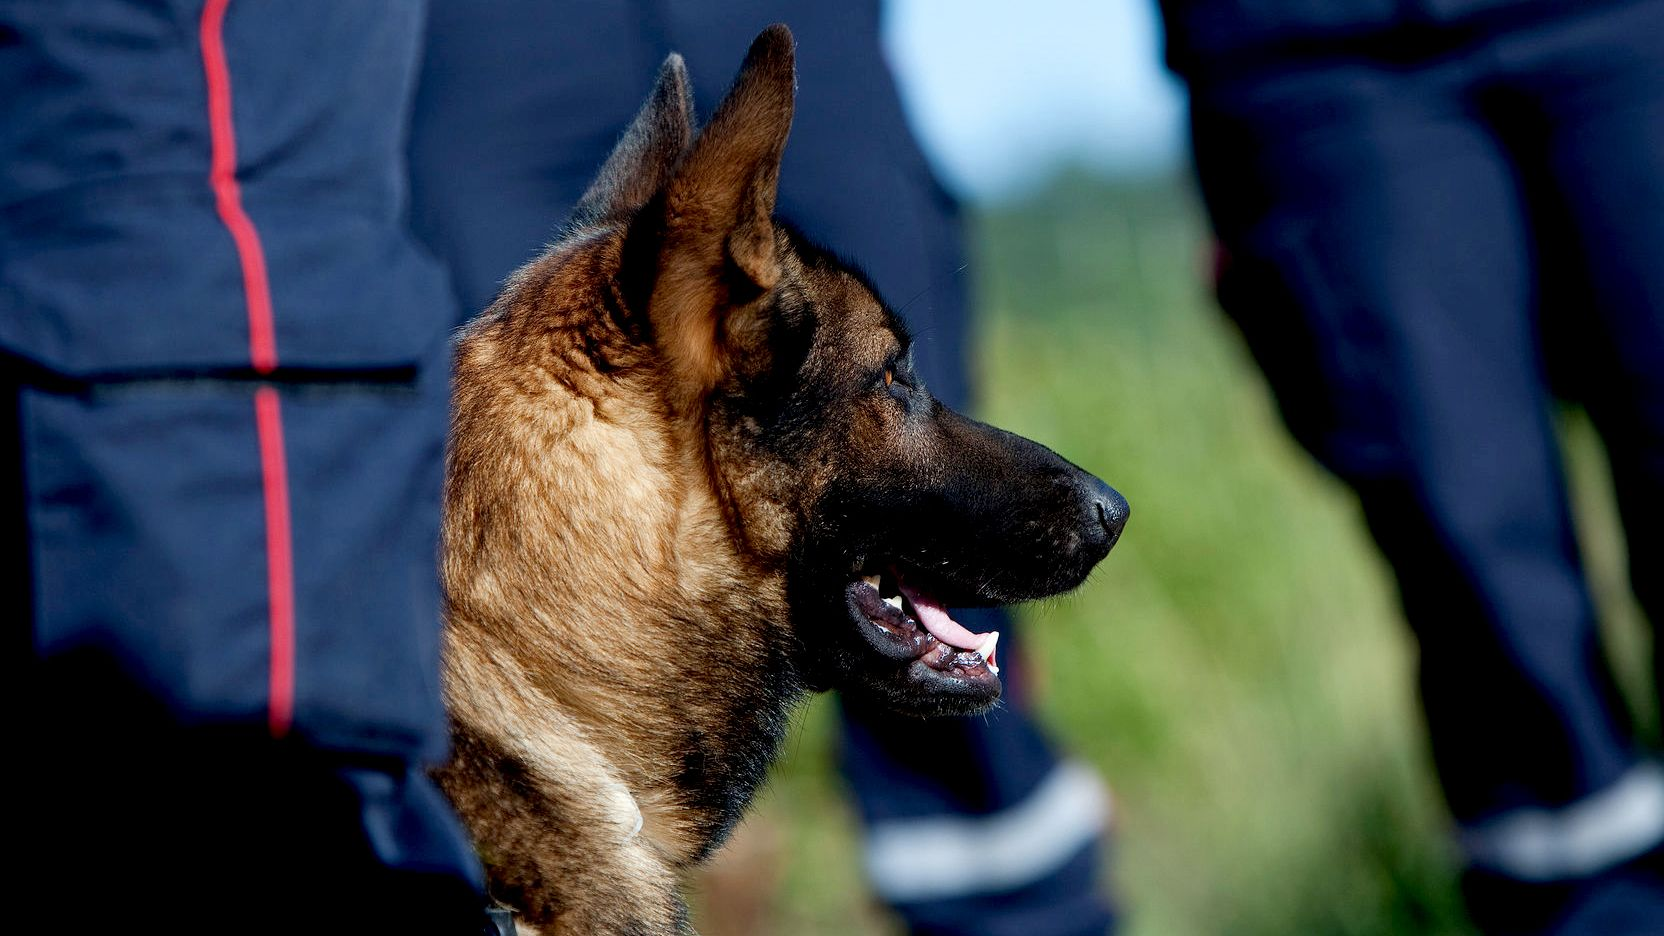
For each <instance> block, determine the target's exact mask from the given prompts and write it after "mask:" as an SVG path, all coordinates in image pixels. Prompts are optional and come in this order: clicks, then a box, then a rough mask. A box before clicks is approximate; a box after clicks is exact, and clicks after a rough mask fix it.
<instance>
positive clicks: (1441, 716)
mask: <svg viewBox="0 0 1664 936" xmlns="http://www.w3.org/2000/svg"><path fill="white" fill-rule="evenodd" d="M1438 61H1440V62H1442V63H1443V64H1439V65H1432V64H1428V65H1425V66H1422V67H1413V66H1412V67H1406V65H1405V64H1404V63H1402V62H1396V63H1392V64H1390V65H1386V64H1383V65H1382V66H1380V67H1374V66H1372V65H1371V64H1369V63H1368V62H1360V61H1352V62H1349V63H1341V64H1327V65H1323V64H1311V65H1306V66H1300V67H1294V66H1289V67H1286V68H1284V69H1282V70H1281V71H1280V72H1279V73H1276V74H1270V73H1267V74H1262V75H1259V76H1257V77H1251V78H1250V77H1244V78H1243V79H1242V80H1240V81H1238V82H1235V83H1221V84H1219V85H1217V86H1212V87H1208V88H1199V89H1196V91H1197V93H1196V94H1195V96H1194V98H1193V102H1194V103H1193V106H1194V118H1195V124H1194V127H1195V144H1196V153H1197V164H1198V170H1199V172H1200V174H1201V178H1202V181H1203V187H1204V191H1205V193H1206V196H1207V199H1208V203H1209V208H1210V211H1211V212H1212V215H1213V218H1214V222H1215V225H1216V227H1217V229H1218V232H1219V234H1220V236H1221V239H1222V241H1223V243H1224V245H1225V247H1226V248H1227V251H1228V254H1227V255H1228V257H1229V261H1228V263H1227V265H1226V269H1225V272H1224V274H1223V276H1222V279H1221V283H1220V293H1221V301H1222V302H1223V303H1224V304H1225V305H1226V306H1227V308H1228V310H1229V311H1230V312H1231V314H1232V315H1233V316H1234V317H1235V318H1236V320H1237V321H1238V322H1239V323H1240V325H1241V326H1242V328H1243V331H1244V333H1245V335H1246V336H1247V338H1248V340H1249V343H1250V346H1251V347H1252V348H1253V350H1254V351H1255V353H1256V356H1257V357H1258V358H1259V359H1260V361H1261V363H1262V365H1263V366H1264V367H1265V370H1266V372H1267V376H1268V378H1269V379H1270V381H1271V383H1272V386H1273V388H1274V389H1275V390H1276V392H1277V394H1278V398H1279V402H1280V404H1281V405H1282V407H1283V410H1284V413H1285V416H1286V417H1287V420H1288V422H1289V424H1290V427H1291V428H1292V429H1293V430H1294V431H1295V433H1296V435H1297V436H1298V437H1299V438H1300V439H1301V441H1302V442H1303V443H1304V444H1305V445H1306V446H1307V447H1308V448H1310V449H1311V450H1312V451H1313V452H1314V454H1316V455H1317V456H1318V457H1319V458H1320V459H1321V460H1322V461H1323V462H1324V463H1325V464H1326V465H1328V466H1329V467H1330V468H1332V469H1333V470H1335V471H1336V472H1337V473H1339V474H1340V475H1341V476H1343V477H1344V478H1346V479H1347V480H1348V481H1350V482H1351V483H1352V484H1353V485H1354V487H1355V488H1356V489H1357V491H1358V493H1359V495H1360V498H1361V500H1362V505H1363V508H1364V511H1365V515H1366V518H1367V520H1368V522H1369V525H1370V528H1371V530H1372V532H1373V533H1374V534H1375V537H1376V539H1377V541H1378V542H1379V543H1380V545H1381V547H1382V550H1383V552H1384V553H1385V554H1386V557H1387V558H1388V560H1389V561H1390V562H1391V563H1392V565H1393V568H1394V570H1395V571H1396V573H1397V576H1398V581H1399V584H1400V589H1401V592H1402V597H1403V602H1404V608H1405V613H1406V615H1407V617H1408V619H1409V621H1410V623H1411V626H1412V627H1413V628H1414V630H1415V632H1416V635H1417V638H1418V640H1419V642H1420V646H1421V674H1420V682H1421V689H1422V697H1423V703H1424V706H1425V710H1426V716H1427V723H1428V728H1429V732H1430V735H1431V738H1432V749H1433V755H1434V760H1435V763H1436V766H1437V768H1438V770H1439V775H1440V779H1441V781H1442V782H1443V785H1444V789H1445V792H1446V795H1447V798H1448V800H1449V803H1450V806H1451V809H1452V812H1453V813H1454V814H1455V818H1456V821H1457V823H1458V825H1459V827H1460V831H1461V841H1462V844H1463V845H1464V847H1465V849H1466V851H1467V855H1468V858H1469V860H1470V861H1471V862H1472V863H1473V864H1474V866H1475V867H1476V868H1479V869H1484V870H1486V871H1488V872H1503V873H1507V874H1512V875H1515V876H1516V877H1520V878H1533V879H1538V880H1543V881H1560V880H1565V879H1575V878H1580V877H1582V876H1585V875H1588V874H1590V873H1593V872H1596V871H1599V870H1600V869H1601V868H1603V867H1606V866H1608V865H1610V864H1614V863H1617V862H1620V861H1622V860H1624V859H1626V858H1629V857H1632V856H1633V855H1635V854H1636V853H1637V852H1639V851H1644V850H1645V849H1646V848H1647V847H1648V845H1650V844H1651V843H1652V842H1653V841H1655V840H1656V838H1657V835H1658V833H1659V832H1661V831H1664V825H1661V823H1664V814H1661V815H1659V816H1651V815H1643V816H1641V817H1640V820H1641V821H1639V822H1631V821H1627V819H1629V818H1633V816H1629V815H1625V816H1624V817H1623V818H1624V819H1625V820H1626V821H1620V822H1617V823H1613V822H1605V821H1599V820H1601V819H1604V818H1606V817H1609V816H1610V814H1611V809H1610V808H1609V807H1613V804H1614V803H1616V804H1617V807H1622V806H1624V805H1625V804H1629V803H1631V802H1632V801H1633V798H1634V796H1635V795H1636V791H1637V790H1638V791H1639V795H1640V796H1641V797H1642V801H1643V802H1649V801H1650V800H1649V799H1648V797H1651V796H1653V795H1654V794H1664V778H1660V777H1659V775H1658V774H1657V773H1656V772H1655V771H1653V770H1652V769H1651V768H1650V767H1649V766H1647V765H1644V764H1640V763H1638V761H1637V753H1636V751H1635V745H1634V741H1633V739H1632V738H1631V735H1630V729H1629V726H1628V724H1627V722H1626V719H1625V718H1624V716H1623V713H1622V711H1621V706H1619V705H1618V704H1617V701H1616V694H1615V692H1614V689H1613V686H1612V681H1611V678H1610V675H1609V673H1608V671H1607V668H1606V665H1605V661H1604V658H1603V654H1602V650H1601V646H1600V640H1599V634H1598V629H1597V627H1596V621H1595V617H1594V612H1593V609H1592V607H1591V605H1590V601H1589V598H1588V595H1587V593H1586V589H1585V586H1584V582H1583V577H1582V571H1581V568H1580V565H1579V558H1578V553H1577V548H1576V543H1575V539H1574V535H1573V529H1572V524H1571V520H1570V516H1569V513H1568V508H1567V503H1566V495H1565V492H1564V489H1563V481H1562V478H1561V473H1560V466H1559V453H1558V446H1557V440H1556V438H1555V435H1554V430H1553V424H1552V419H1551V412H1550V406H1551V400H1550V398H1549V395H1548V392H1547V390H1546V388H1545V381H1544V377H1543V374H1542V369H1541V366H1540V362H1539V351H1538V347H1537V341H1536V338H1535V335H1536V321H1535V313H1534V306H1535V300H1536V296H1535V290H1536V282H1535V279H1534V272H1533V268H1532V258H1533V252H1534V245H1533V236H1532V232H1531V229H1530V223H1529V220H1528V217H1527V212H1526V208H1525V206H1524V199H1523V194H1522V193H1521V191H1520V190H1519V185H1518V182H1517V179H1516V173H1515V171H1514V169H1513V168H1512V167H1511V165H1510V164H1509V159H1508V156H1507V154H1506V153H1505V152H1504V151H1503V149H1502V147H1501V145H1500V144H1499V143H1498V141H1497V140H1496V139H1495V137H1494V135H1493V133H1492V132H1491V130H1490V129H1489V128H1488V127H1487V126H1485V125H1484V124H1482V123H1481V122H1479V121H1478V120H1477V119H1476V118H1475V116H1474V114H1475V112H1476V110H1477V108H1476V106H1475V105H1476V102H1475V100H1474V99H1473V98H1471V97H1470V96H1469V94H1470V89H1471V88H1472V87H1474V80H1473V78H1474V75H1473V73H1471V72H1470V71H1469V68H1470V67H1472V63H1470V62H1466V61H1464V60H1463V59H1462V58H1461V57H1459V56H1455V57H1452V56H1446V57H1443V58H1441V59H1439V60H1438ZM1591 815H1593V816H1595V817H1596V821H1589V822H1579V821H1578V820H1579V819H1582V818H1586V817H1588V816H1591ZM1561 896H1563V895H1561ZM1473 908H1474V910H1475V913H1476V915H1478V916H1480V917H1482V918H1486V917H1487V916H1488V914H1490V913H1491V912H1492V911H1494V910H1498V909H1501V910H1508V909H1528V912H1526V913H1523V914H1520V915H1519V916H1518V917H1517V918H1516V919H1513V920H1507V919H1504V918H1503V917H1501V916H1497V917H1494V918H1489V919H1482V920H1481V922H1484V923H1488V924H1490V925H1493V926H1495V927H1496V928H1497V929H1498V930H1499V931H1506V930H1508V929H1510V928H1511V927H1513V926H1515V925H1528V923H1529V924H1532V925H1542V924H1545V923H1547V922H1549V921H1550V920H1551V919H1552V917H1553V915H1554V914H1555V913H1557V912H1559V910H1560V909H1561V908H1560V907H1539V908H1524V907H1523V901H1522V902H1520V903H1519V904H1518V905H1517V906H1516V907H1514V908H1506V907H1498V906H1496V902H1495V901H1490V900H1489V899H1488V898H1485V897H1483V896H1481V897H1479V898H1478V899H1476V901H1475V903H1474V904H1473ZM1637 932H1639V930H1638V931H1637Z"/></svg>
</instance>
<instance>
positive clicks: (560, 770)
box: [439, 27, 1126, 936]
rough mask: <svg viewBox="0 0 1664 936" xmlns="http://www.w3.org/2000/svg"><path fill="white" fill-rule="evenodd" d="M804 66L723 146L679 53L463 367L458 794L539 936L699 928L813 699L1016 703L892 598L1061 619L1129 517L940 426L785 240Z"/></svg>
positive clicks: (726, 116)
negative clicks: (1053, 603) (698, 885)
mask: <svg viewBox="0 0 1664 936" xmlns="http://www.w3.org/2000/svg"><path fill="white" fill-rule="evenodd" d="M792 59H793V52H792V43H791V37H790V34H789V33H788V32H787V31H786V30H785V29H784V27H772V28H770V29H769V30H767V31H765V32H764V33H763V34H762V35H761V36H760V37H758V39H757V41H756V42H755V43H754V44H753V46H752V49H751V52H750V54H749V55H748V56H747V59H746V62H745V64H744V66H743V68H742V70H741V73H740V76H739V78H738V80H737V81H736V83H735V86H734V88H733V89H732V90H731V91H730V92H729V95H728V97H727V98H726V99H725V100H724V101H723V103H722V104H721V106H720V107H719V108H718V109H717V111H716V113H715V115H714V116H713V117H712V119H711V121H710V123H709V124H708V125H707V126H706V127H705V128H704V129H703V130H702V131H701V132H699V133H698V135H697V138H696V137H695V133H694V128H693V120H692V116H691V114H692V108H691V102H690V97H689V92H688V87H687V77H686V73H685V71H684V70H683V67H682V64H681V61H680V59H678V58H677V57H675V56H672V57H671V58H670V59H669V60H668V61H667V62H666V63H665V66H664V69H663V70H662V71H661V73H660V76H659V81H658V84H657V86H656V88H655V90H654V92H653V95H652V96H651V98H650V99H649V101H648V103H647V105H646V106H645V107H644V108H643V110H642V112H641V114H640V115H639V116H638V117H637V119H636V122H635V123H634V124H633V125H632V127H631V128H630V130H629V132H628V133H627V134H626V136H625V138H624V140H623V142H621V143H620V145H619V147H618V149H617V150H616V151H615V152H614V154H613V155H612V157H611V158H610V159H609V160H608V162H607V164H606V166H605V167H603V169H602V171H601V174H600V177H599V179H598V180H597V182H596V183H595V185H594V186H593V187H592V188H591V190H590V192H589V193H588V194H586V195H585V197H584V199H583V201H582V202H581V203H580V205H579V207H578V211H577V215H576V221H575V223H574V225H573V227H572V229H571V230H570V232H569V233H568V234H567V236H566V237H564V238H563V239H562V240H561V241H560V242H559V243H557V244H556V245H554V246H553V247H552V248H550V250H549V251H548V252H547V253H546V254H545V255H544V256H543V257H541V258H540V259H538V260H537V261H535V262H533V263H532V264H530V265H529V266H527V267H526V268H525V269H523V270H522V271H520V272H519V273H518V274H517V275H516V276H515V277H514V279H513V280H512V281H511V282H510V284H509V286H508V288H507V289H506V291H505V292H504V294H503V295H502V297H501V298H500V299H499V300H498V301H497V302H496V303H495V304H494V305H493V306H492V308H491V309H490V310H488V311H487V312H486V314H485V315H483V316H482V317H481V318H480V319H479V320H478V321H476V322H475V323H474V324H472V325H471V326H470V327H469V328H468V329H467V331H466V332H465V333H464V335H463V337H462V339H461V344H460V348H459V351H458V356H457V375H456V402H455V414H454V425H453V432H452V440H451V451H450V454H449V473H448V481H447V491H446V505H445V529H444V559H443V579H444V584H445V589H446V598H447V625H448V626H447V632H446V654H445V690H446V699H447V702H448V704H449V707H450V712H451V717H452V722H453V726H454V730H453V734H454V739H455V750H454V752H453V756H452V759H451V761H450V763H449V764H447V765H446V766H445V768H443V770H442V771H440V774H439V777H440V781H441V784H442V786H443V787H444V789H445V791H446V792H447V794H448V795H449V796H450V797H451V798H452V800H453V802H454V803H455V805H456V807H457V809H458V811H459V813H460V814H461V815H462V817H463V818H464V820H465V821H466V823H467V824H468V826H469V828H470V831H471V832H472V834H473V836H474V839H475V841H476V843H477V845H478V847H479V850H480V853H481V856H482V858H483V859H484V861H485V863H486V865H487V867H488V869H489V874H490V882H491V891H492V895H493V897H494V898H495V899H497V900H498V901H500V902H502V903H505V904H508V905H510V906H512V907H514V908H515V909H517V910H518V911H520V913H521V914H522V915H523V919H524V920H526V921H529V922H530V923H532V924H534V925H535V926H537V927H540V928H541V929H542V931H544V932H554V933H562V934H580V933H581V934H621V936H622V934H637V936H641V934H670V933H675V932H678V931H685V929H686V921H685V911H684V908H683V906H682V903H681V900H680V898H679V897H678V895H677V882H678V877H679V875H680V873H681V872H682V871H684V870H686V869H687V868H689V867H690V866H691V865H693V864H694V863H696V862H697V861H699V860H700V859H702V858H703V857H704V856H706V855H707V854H708V853H709V852H710V851H711V849H713V848H714V847H715V846H716V845H717V844H718V843H719V842H720V840H721V839H722V837H723V836H724V835H725V834H726V832H727V831H728V830H729V829H730V828H731V827H732V825H733V823H734V822H735V821H736V820H737V819H738V817H739V814H740V812H741V810H742V809H743V808H744V806H745V804H746V802H747V801H748V800H749V799H750V797H751V795H752V793H753V792H754V791H755V789H756V787H757V785H758V783H760V782H761V780H762V777H763V776H764V773H765V771H766V768H767V765H768V763H769V762H770V761H771V760H772V758H773V757H774V754H775V751H776V749H777V748H778V745H779V743H780V740H781V738H782V737H783V734H784V731H785V727H786V722H787V714H788V712H789V710H790V707H791V705H792V704H793V703H794V702H796V701H797V700H798V699H800V698H801V697H802V696H803V695H804V694H805V693H806V692H807V691H809V690H811V689H822V688H832V687H838V688H842V689H845V690H846V691H851V692H857V693H865V694H868V695H870V696H873V697H876V698H881V699H884V700H886V701H888V702H889V703H891V704H892V705H893V706H894V707H896V708H898V709H900V710H902V711H904V712H910V713H915V714H935V713H942V712H970V711H978V710H981V709H983V708H986V707H987V706H988V705H989V704H991V703H992V702H993V701H994V700H995V699H996V698H997V697H998V693H999V683H998V680H997V677H996V676H994V675H993V672H992V668H991V667H990V666H989V665H987V664H988V663H990V662H991V661H985V660H984V659H983V658H982V657H981V656H980V655H977V654H975V653H973V652H970V651H969V650H965V649H962V648H957V647H954V646H949V645H946V644H944V643H942V642H941V641H938V640H937V639H936V638H935V637H933V636H931V635H930V634H928V633H926V632H925V631H924V629H923V628H922V627H921V626H920V625H919V624H918V622H917V621H915V620H913V619H912V617H910V616H909V615H908V614H906V613H903V612H902V611H899V610H890V608H891V606H889V605H886V604H885V603H884V602H883V601H881V600H880V597H879V591H878V590H877V589H875V588H874V587H873V586H872V585H869V584H867V582H868V581H872V582H879V581H880V580H882V582H883V585H882V586H881V587H883V588H885V589H887V590H893V589H892V588H891V583H892V582H906V583H911V584H910V587H911V588H913V589H914V592H913V593H914V594H915V595H916V596H921V597H916V599H915V603H916V602H917V601H926V600H928V599H927V598H925V597H922V596H924V595H925V594H926V592H928V594H929V595H933V596H940V597H941V599H942V600H943V601H944V602H949V601H951V602H952V603H956V604H967V603H997V602H1007V601H1016V600H1022V599H1026V598H1032V597H1038V596H1040V595H1044V594H1050V593H1053V592H1056V591H1059V590H1062V589H1066V588H1070V587H1073V586H1074V585H1076V584H1078V583H1079V582H1080V581H1081V579H1083V578H1084V577H1085V575H1086V574H1087V572H1089V571H1090V569H1091V568H1092V566H1093V565H1094V564H1095V563H1096V562H1097V561H1098V560H1099V559H1101V558H1102V557H1103V555H1104V554H1105V553H1107V552H1108V550H1109V547H1110V546H1111V545H1112V544H1113V542H1114V539H1115V537H1116V536H1117V535H1118V534H1119V531H1120V524H1121V522H1122V521H1123V520H1124V518H1125V513H1126V508H1125V502H1124V501H1122V500H1120V498H1119V495H1116V494H1114V492H1113V491H1110V490H1109V488H1107V487H1106V486H1104V485H1103V484H1102V482H1099V481H1097V479H1095V478H1091V476H1090V475H1087V474H1085V473H1084V472H1082V471H1080V470H1079V469H1078V468H1075V467H1074V466H1072V465H1069V464H1068V463H1067V462H1065V461H1063V460H1062V459H1061V458H1058V457H1057V456H1056V455H1054V454H1052V453H1051V452H1049V451H1047V450H1045V449H1044V448H1042V447H1040V446H1038V445H1035V444H1034V443H1032V442H1027V441H1026V440H1022V439H1019V438H1017V437H1015V436H1011V435H1009V434H1006V433H1001V432H999V431H998V430H994V429H991V428H989V427H987V426H983V425H981V424H979V423H975V422H973V421H971V420H968V419H965V418H964V417H961V416H958V415H957V414H954V413H953V412H952V411H950V410H947V409H945V408H944V407H942V406H941V405H940V404H938V403H936V402H935V401H934V400H932V399H931V398H930V397H929V395H928V394H927V393H925V391H924V390H923V388H922V386H920V385H919V384H918V381H917V379H916V378H915V376H914V375H913V374H912V372H911V367H910V364H909V358H908V355H907V337H906V334H905V331H904V330H903V329H902V328H901V325H900V323H899V321H898V320H897V319H896V318H895V316H894V315H893V314H892V313H891V312H890V311H889V310H888V309H887V308H886V307H885V306H884V305H883V304H882V302H880V301H879V299H878V298H877V297H876V296H875V295H874V294H873V292H872V290H871V289H870V287H869V286H868V285H867V284H866V283H865V281H864V280H863V279H862V278H861V277H860V276H859V275H858V274H857V273H855V272H853V271H851V270H849V269H848V268H847V267H845V266H844V265H843V264H841V263H839V262H838V261H837V260H836V259H835V258H833V257H831V256H830V255H828V254H826V253H825V252H823V251H821V250H819V249H818V248H815V247H813V246H812V245H809V244H807V243H806V242H805V241H803V240H802V238H800V237H799V236H797V235H796V234H795V233H793V232H792V231H791V230H789V229H788V228H786V227H783V226H782V225H780V224H778V223H777V222H776V221H775V220H774V218H773V208H774V198H775V187H776V183H777V178H778V173H779V165H780V156H781V152H782V150H783V148H784V146H785V140H786V134H787V131H788V129H789V127H790V123H791V114H792V89H793V82H794V80H795V78H794V71H793V63H792ZM897 587H899V586H897ZM894 600H895V602H896V603H897V604H899V603H900V599H894ZM906 607H907V608H908V610H909V611H910V612H912V613H913V616H917V614H918V612H917V608H916V606H915V604H908V605H906ZM528 929H529V928H528Z"/></svg>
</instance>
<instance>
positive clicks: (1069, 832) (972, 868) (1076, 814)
mask: <svg viewBox="0 0 1664 936" xmlns="http://www.w3.org/2000/svg"><path fill="white" fill-rule="evenodd" d="M1109 815H1110V801H1109V793H1108V791H1107V790H1105V788H1104V785H1103V783H1102V781H1100V780H1099V779H1098V777H1097V775H1096V774H1095V773H1093V772H1092V771H1091V770H1090V769H1089V768H1087V767H1085V766H1084V765H1081V764H1075V763H1064V764H1059V765H1058V767H1057V769H1055V770H1053V771H1052V773H1051V775H1050V776H1048V777H1047V778H1046V779H1045V780H1044V781H1042V782H1041V784H1040V785H1039V786H1038V787H1036V788H1035V790H1034V792H1033V793H1031V794H1029V796H1028V797H1027V798H1026V799H1024V800H1022V801H1021V802H1019V803H1016V804H1014V805H1012V806H1010V807H1008V808H1006V809H1004V810H1002V811H1000V812H997V813H993V814H991V815H985V816H931V817H929V818H922V819H898V820H890V821H887V822H881V823H875V824H874V825H873V826H872V827H871V828H870V829H869V830H868V833H867V844H866V865H867V875H868V877H869V878H870V879H871V883H872V887H873V889H874V890H875V891H876V892H877V893H878V895H879V896H880V897H882V898H883V899H885V900H886V901H889V902H891V903H921V902H924V901H930V900H951V899H954V898H959V897H968V896H973V895H977V894H990V893H1001V892H1006V891H1012V890H1016V889H1018V888H1021V887H1023V886H1025V885H1027V884H1031V883H1034V882H1035V881H1040V880H1044V879H1045V878H1046V877H1047V876H1048V875H1050V874H1052V873H1054V872H1056V871H1057V870H1059V869H1061V868H1062V867H1063V866H1064V865H1066V864H1068V862H1069V861H1070V860H1071V859H1073V858H1074V857H1075V856H1076V855H1078V854H1079V853H1080V852H1081V850H1082V849H1083V848H1086V847H1087V846H1089V845H1091V844H1092V843H1094V842H1095V841H1097V839H1098V837H1099V835H1100V834H1101V833H1102V832H1103V830H1104V827H1105V825H1106V824H1107V823H1108V821H1109Z"/></svg>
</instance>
